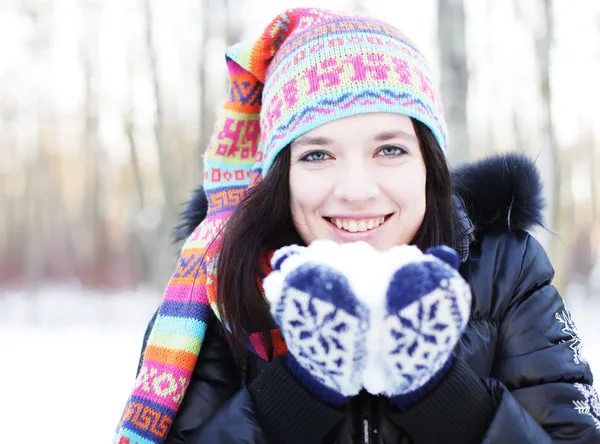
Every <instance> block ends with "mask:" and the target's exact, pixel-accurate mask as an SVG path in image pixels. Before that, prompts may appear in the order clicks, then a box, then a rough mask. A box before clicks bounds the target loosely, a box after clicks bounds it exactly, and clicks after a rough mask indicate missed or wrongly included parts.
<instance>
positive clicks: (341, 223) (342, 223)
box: [331, 217, 385, 233]
mask: <svg viewBox="0 0 600 444" xmlns="http://www.w3.org/2000/svg"><path fill="white" fill-rule="evenodd" d="M331 222H333V224H335V225H336V226H337V227H338V228H339V229H343V230H346V231H350V232H351V233H356V232H362V231H368V230H372V229H373V228H377V227H378V226H379V225H381V224H382V223H384V222H385V217H379V218H377V219H360V220H356V219H338V218H335V219H331Z"/></svg>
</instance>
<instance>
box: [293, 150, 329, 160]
mask: <svg viewBox="0 0 600 444" xmlns="http://www.w3.org/2000/svg"><path fill="white" fill-rule="evenodd" d="M327 157H328V154H327V153H325V152H323V151H313V152H312V153H307V154H305V155H304V156H302V157H301V158H300V161H301V162H322V161H324V160H326V159H327Z"/></svg>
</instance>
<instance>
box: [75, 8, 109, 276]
mask: <svg viewBox="0 0 600 444" xmlns="http://www.w3.org/2000/svg"><path fill="white" fill-rule="evenodd" d="M82 8H83V11H82V12H83V17H84V31H83V33H84V35H83V38H82V41H81V46H80V60H81V68H82V72H83V81H84V99H83V100H84V103H83V117H84V146H85V159H86V160H85V165H84V168H85V171H86V174H85V185H84V186H85V192H84V193H83V196H84V205H83V208H85V211H84V215H83V219H84V222H83V225H84V230H85V231H87V238H88V250H87V252H85V253H84V254H85V256H86V257H85V259H86V260H85V261H84V262H85V263H87V264H88V267H89V269H88V270H86V272H87V273H89V278H90V279H91V282H92V283H93V284H100V283H104V280H105V279H106V277H107V276H106V275H105V271H106V269H107V265H108V260H109V258H108V256H109V245H108V233H107V227H106V223H105V216H104V211H103V198H104V196H103V183H102V182H103V177H102V174H103V171H102V169H103V168H102V163H103V162H102V161H103V159H102V150H101V147H100V136H99V134H98V121H99V116H98V109H99V106H98V88H99V82H98V71H99V69H98V34H99V19H98V17H99V16H100V14H101V10H100V3H97V2H96V1H94V0H91V1H85V2H83V3H82ZM87 273H86V274H87Z"/></svg>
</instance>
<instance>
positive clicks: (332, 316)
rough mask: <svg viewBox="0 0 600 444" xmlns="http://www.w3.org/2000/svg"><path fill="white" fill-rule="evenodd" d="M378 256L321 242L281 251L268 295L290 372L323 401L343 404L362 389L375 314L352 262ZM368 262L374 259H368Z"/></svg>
mask: <svg viewBox="0 0 600 444" xmlns="http://www.w3.org/2000/svg"><path fill="white" fill-rule="evenodd" d="M369 253H371V254H373V253H372V252H371V250H370V249H369V248H366V247H365V245H354V246H351V245H349V244H345V245H340V244H337V243H335V242H332V241H324V240H321V241H315V242H313V243H312V244H311V245H310V246H308V247H299V246H291V247H284V248H282V249H280V250H277V251H276V252H275V254H274V255H273V258H272V259H271V264H272V266H273V271H272V272H271V273H270V274H269V275H268V276H267V277H266V278H265V279H264V281H263V288H264V291H265V296H266V298H267V299H268V301H269V302H270V304H271V313H272V315H273V317H274V319H275V321H276V322H277V324H278V325H279V326H280V328H281V333H282V336H283V338H284V339H285V342H286V345H287V347H288V354H287V355H286V358H285V359H286V365H287V367H288V369H289V370H290V371H291V372H292V373H293V374H294V375H295V376H296V377H297V378H298V379H299V380H300V381H302V383H303V384H304V386H305V387H306V388H307V389H308V390H309V391H311V392H312V393H313V394H314V395H316V396H317V397H318V398H320V399H322V400H323V401H326V402H329V403H332V404H337V405H340V404H343V403H344V402H346V401H347V400H348V398H350V397H352V396H355V395H357V394H358V393H359V391H360V390H361V389H362V382H363V381H362V379H363V378H362V375H363V369H364V366H365V364H366V362H365V361H366V359H365V357H366V344H365V340H366V336H365V335H366V331H367V330H368V329H369V313H368V309H367V308H366V306H365V305H364V304H363V303H362V302H361V301H360V300H359V299H358V298H357V295H356V288H354V287H353V285H352V284H351V282H350V276H352V274H353V273H354V274H355V273H356V271H357V270H358V269H357V265H358V264H356V263H351V262H349V261H348V260H347V259H346V258H347V256H348V254H350V256H351V257H359V256H363V257H364V255H365V254H369ZM367 259H368V258H367Z"/></svg>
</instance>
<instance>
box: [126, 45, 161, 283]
mask: <svg viewBox="0 0 600 444" xmlns="http://www.w3.org/2000/svg"><path fill="white" fill-rule="evenodd" d="M133 52H134V49H133V48H130V52H129V58H128V82H129V84H128V88H127V91H128V94H127V103H126V105H125V106H126V110H125V115H124V119H123V120H124V122H123V126H124V131H125V135H126V137H127V142H128V144H129V155H130V159H131V168H132V170H133V179H134V184H135V195H136V199H137V205H136V206H135V209H134V210H133V211H132V213H131V215H130V218H131V219H130V224H131V225H130V226H131V227H132V229H131V231H130V233H131V235H130V242H131V244H132V245H131V250H132V255H133V261H132V262H133V268H134V274H135V276H136V277H137V278H138V279H139V280H141V281H142V282H150V281H151V280H152V275H151V269H150V263H149V258H150V252H151V248H152V245H154V244H156V236H157V233H155V232H153V233H150V232H148V231H144V230H142V229H141V225H143V224H140V223H139V218H140V217H143V212H144V210H145V209H146V192H145V189H144V179H143V175H142V167H141V165H140V159H139V155H138V145H137V143H136V139H135V124H134V112H135V103H134V99H133V90H134V84H135V79H134V54H133Z"/></svg>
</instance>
